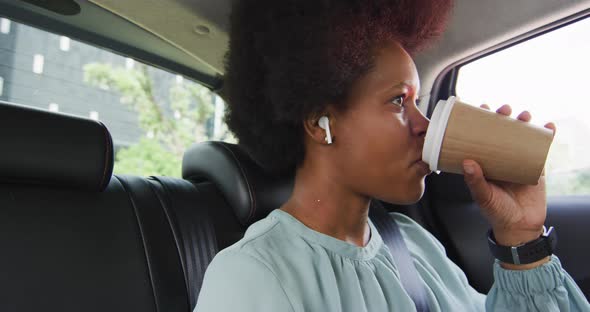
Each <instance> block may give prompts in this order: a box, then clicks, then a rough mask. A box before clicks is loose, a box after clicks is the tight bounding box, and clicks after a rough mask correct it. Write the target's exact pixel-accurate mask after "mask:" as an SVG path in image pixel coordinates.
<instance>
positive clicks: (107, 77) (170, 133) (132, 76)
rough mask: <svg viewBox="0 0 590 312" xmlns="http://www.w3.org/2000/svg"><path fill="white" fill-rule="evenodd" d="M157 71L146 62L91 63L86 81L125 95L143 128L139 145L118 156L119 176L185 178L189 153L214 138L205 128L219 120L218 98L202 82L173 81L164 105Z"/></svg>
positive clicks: (124, 149)
mask: <svg viewBox="0 0 590 312" xmlns="http://www.w3.org/2000/svg"><path fill="white" fill-rule="evenodd" d="M151 71H152V69H150V68H148V66H146V65H144V64H137V66H135V68H132V69H128V68H124V67H115V66H113V65H111V64H104V63H90V64H86V65H85V66H84V81H85V82H86V83H87V84H89V85H91V86H94V87H98V88H101V89H104V90H111V91H113V92H117V93H118V94H120V96H121V97H120V102H121V103H122V104H124V105H126V106H128V107H129V108H131V109H132V110H133V111H135V112H136V113H137V116H138V122H139V127H140V128H141V129H142V130H143V136H142V138H141V139H140V140H139V142H137V143H135V144H133V145H132V146H129V147H127V148H123V149H121V150H120V151H118V152H117V155H116V157H115V158H116V160H115V172H117V173H126V174H138V175H167V176H174V177H179V176H180V167H181V161H182V155H183V153H184V150H185V149H186V148H187V147H188V146H189V145H190V144H192V143H194V142H200V141H205V140H209V139H210V138H209V136H208V135H207V131H206V127H205V125H206V123H207V121H208V120H209V119H210V118H212V116H213V113H214V106H213V97H214V96H215V95H214V94H213V93H212V92H211V91H209V90H208V89H206V88H205V87H203V86H200V85H198V84H196V83H192V82H185V83H173V84H172V87H170V89H169V90H168V94H167V100H165V101H160V102H158V100H156V99H157V98H158V97H157V96H156V94H155V92H154V80H153V72H152V73H151ZM170 77H171V79H172V78H173V77H174V76H172V75H170ZM216 139H218V138H216Z"/></svg>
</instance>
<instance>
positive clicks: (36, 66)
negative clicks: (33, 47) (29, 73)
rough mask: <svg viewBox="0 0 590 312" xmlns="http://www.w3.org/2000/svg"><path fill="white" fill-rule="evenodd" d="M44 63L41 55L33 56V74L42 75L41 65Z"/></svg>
mask: <svg viewBox="0 0 590 312" xmlns="http://www.w3.org/2000/svg"><path fill="white" fill-rule="evenodd" d="M44 63H45V58H44V57H43V55H41V54H35V57H34V58H33V72H34V73H35V74H42V73H43V64H44Z"/></svg>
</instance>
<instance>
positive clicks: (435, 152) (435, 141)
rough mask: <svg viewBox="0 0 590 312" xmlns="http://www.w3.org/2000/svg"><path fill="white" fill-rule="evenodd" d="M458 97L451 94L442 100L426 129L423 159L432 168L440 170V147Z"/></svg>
mask: <svg viewBox="0 0 590 312" xmlns="http://www.w3.org/2000/svg"><path fill="white" fill-rule="evenodd" d="M456 100H457V98H456V97H454V96H451V97H449V99H448V100H446V101H444V100H440V101H438V103H437V104H436V107H435V108H434V112H433V113H432V118H431V119H430V125H429V126H428V129H427V130H426V138H425V140H424V148H423V149H422V160H423V161H424V162H425V163H427V164H428V165H429V166H430V170H432V171H436V172H438V171H439V169H438V159H439V157H440V149H441V147H442V142H443V139H444V137H445V131H446V129H447V123H448V121H449V116H450V115H451V111H452V110H453V106H454V105H455V101H456Z"/></svg>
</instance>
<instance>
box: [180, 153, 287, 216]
mask: <svg viewBox="0 0 590 312" xmlns="http://www.w3.org/2000/svg"><path fill="white" fill-rule="evenodd" d="M182 177H183V178H184V179H187V180H190V181H192V182H195V183H198V182H202V181H210V182H212V183H214V184H215V185H216V186H217V188H219V189H220V190H221V192H222V194H223V196H224V197H225V199H226V200H227V202H228V204H229V205H230V206H231V207H232V208H233V209H234V212H235V214H236V216H237V218H238V220H239V221H240V222H241V223H242V224H243V225H244V226H248V225H250V224H252V223H254V222H256V221H258V220H260V219H262V218H264V217H266V215H267V214H268V213H269V212H271V211H272V210H274V209H276V208H279V207H280V206H281V205H282V204H283V203H284V202H285V201H287V199H288V198H289V196H290V195H291V192H292V190H293V181H294V177H293V176H282V177H278V176H272V175H270V174H268V173H266V172H265V171H264V170H263V169H262V167H260V166H259V165H258V164H256V163H255V162H254V161H253V160H252V159H251V158H250V157H249V156H248V154H247V153H246V152H245V151H244V150H243V149H242V148H240V147H239V146H238V145H235V144H229V143H225V142H204V143H198V144H194V145H193V146H191V147H190V148H189V149H188V151H187V152H186V153H185V154H184V158H183V160H182Z"/></svg>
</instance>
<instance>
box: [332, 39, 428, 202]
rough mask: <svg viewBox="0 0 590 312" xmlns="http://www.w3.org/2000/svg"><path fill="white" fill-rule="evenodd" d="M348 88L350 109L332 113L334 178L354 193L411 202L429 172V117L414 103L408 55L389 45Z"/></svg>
mask: <svg viewBox="0 0 590 312" xmlns="http://www.w3.org/2000/svg"><path fill="white" fill-rule="evenodd" d="M374 65H375V66H374V67H373V69H372V70H371V71H370V72H369V73H368V74H367V75H365V76H364V77H362V78H361V79H360V80H359V81H358V82H357V83H356V84H355V85H354V86H353V88H352V89H351V93H350V97H349V99H348V109H347V110H346V111H344V112H341V113H335V114H333V116H334V117H333V118H334V120H333V122H331V123H330V124H331V127H332V129H334V130H333V133H334V137H335V143H336V144H334V145H333V146H334V147H335V148H336V149H337V150H335V152H337V153H336V154H335V157H333V158H332V160H333V161H334V163H333V164H334V165H335V175H336V178H337V179H339V180H338V181H341V182H343V183H346V184H347V186H348V187H349V188H350V189H352V190H353V191H355V192H358V193H360V194H363V195H368V196H370V197H373V198H377V199H380V200H383V201H386V202H390V203H398V204H409V203H414V202H416V201H418V200H419V199H420V197H421V196H422V194H423V193H424V178H425V177H426V176H427V175H428V174H429V173H430V170H429V169H428V166H427V165H426V164H425V163H423V162H422V161H421V157H422V146H423V145H424V136H425V133H426V128H427V127H428V122H429V121H428V119H427V118H426V117H424V115H422V113H421V112H420V110H419V109H418V107H417V105H416V100H417V96H418V92H419V89H420V81H419V78H418V73H417V71H416V66H415V64H414V62H413V60H412V58H411V57H410V56H409V55H408V53H407V52H406V51H405V50H404V49H403V48H402V47H401V46H400V45H398V44H397V43H394V42H392V43H391V44H388V45H387V46H385V47H382V48H380V49H379V50H378V52H377V53H376V55H375V60H374Z"/></svg>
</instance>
